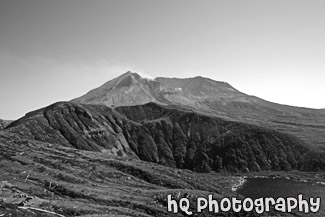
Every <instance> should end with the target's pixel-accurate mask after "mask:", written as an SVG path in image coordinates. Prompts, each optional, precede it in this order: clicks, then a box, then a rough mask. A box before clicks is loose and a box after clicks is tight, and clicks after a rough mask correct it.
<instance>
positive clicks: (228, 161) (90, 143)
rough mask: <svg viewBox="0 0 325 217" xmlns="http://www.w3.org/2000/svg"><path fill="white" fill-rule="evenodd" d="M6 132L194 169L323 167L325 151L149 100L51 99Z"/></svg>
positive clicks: (274, 134)
mask: <svg viewBox="0 0 325 217" xmlns="http://www.w3.org/2000/svg"><path fill="white" fill-rule="evenodd" d="M5 131H8V132H10V133H14V134H16V135H20V137H21V138H25V139H30V140H39V141H43V142H49V143H52V144H57V145H63V146H67V147H74V148H77V149H82V150H90V151H101V152H108V153H110V154H113V155H118V156H130V157H133V158H140V159H141V160H144V161H149V162H154V163H159V164H162V165H166V166H170V167H178V168H187V169H191V170H193V171H197V172H209V171H210V170H215V171H220V170H227V171H260V170H290V169H300V170H320V169H322V170H323V169H325V164H324V161H325V160H324V159H325V158H324V154H323V153H318V152H316V151H313V150H311V149H310V148H309V147H308V146H307V145H306V144H305V143H304V142H302V141H301V140H299V139H297V138H296V137H294V136H291V135H287V134H284V133H279V132H276V131H273V130H270V129H266V128H262V127H257V126H253V125H249V124H244V123H239V122H232V121H226V120H223V119H220V118H216V117H211V116H207V115H201V114H198V113H195V112H192V111H186V110H179V109H175V108H169V107H168V106H161V105H158V104H155V103H148V104H145V105H139V106H125V107H118V108H115V109H113V108H109V107H106V106H104V105H83V104H76V103H56V104H53V105H51V106H49V107H46V108H44V109H40V110H37V111H34V112H31V113H29V114H27V115H26V116H25V117H23V118H22V119H20V120H18V121H15V122H13V123H12V124H10V125H9V126H8V127H7V129H5Z"/></svg>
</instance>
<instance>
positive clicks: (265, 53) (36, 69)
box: [0, 0, 325, 120]
mask: <svg viewBox="0 0 325 217" xmlns="http://www.w3.org/2000/svg"><path fill="white" fill-rule="evenodd" d="M324 10H325V1H324V0H313V1H308V0H196V1H194V0H163V1H158V0H114V1H113V0H91V1H90V0H55V1H53V0H0V119H7V120H13V119H17V118H20V117H22V116H23V115H24V114H25V113H27V112H29V111H32V110H35V109H38V108H41V107H44V106H47V105H50V104H52V103H54V102H57V101H69V100H71V99H73V98H76V97H79V96H81V95H83V94H85V93H86V92H88V91H89V90H91V89H94V88H96V87H98V86H100V85H102V84H103V83H105V82H106V81H108V80H111V79H113V78H115V77H117V76H119V75H120V74H122V73H124V72H126V71H128V70H131V71H133V72H138V73H139V74H142V75H144V76H146V77H151V78H154V77H180V78H182V77H194V76H203V77H208V78H211V79H214V80H217V81H225V82H228V83H229V84H231V85H232V86H233V87H235V88H236V89H238V90H240V91H241V92H244V93H247V94H249V95H254V96H257V97H260V98H263V99H266V100H268V101H272V102H277V103H281V104H286V105H293V106H300V107H309V108H325V101H324V100H323V99H324V93H325V61H324V60H325V40H324V39H325V13H324Z"/></svg>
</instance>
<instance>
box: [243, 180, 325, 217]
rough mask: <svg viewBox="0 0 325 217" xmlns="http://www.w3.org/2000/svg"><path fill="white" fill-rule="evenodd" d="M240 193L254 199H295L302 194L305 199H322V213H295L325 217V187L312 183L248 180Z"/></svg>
mask: <svg viewBox="0 0 325 217" xmlns="http://www.w3.org/2000/svg"><path fill="white" fill-rule="evenodd" d="M237 192H238V193H240V194H241V195H243V196H245V197H250V198H252V199H256V198H261V197H273V198H275V199H276V198H278V197H295V198H298V194H302V195H303V198H304V199H309V198H310V197H313V198H315V197H321V207H320V211H319V212H317V213H310V214H308V215H306V214H304V215H302V213H301V212H295V213H297V214H299V215H302V216H321V217H324V216H325V185H323V184H317V183H312V182H297V181H292V180H288V179H285V178H276V179H273V178H247V181H246V182H245V183H244V184H243V186H242V187H241V188H239V189H238V190H237Z"/></svg>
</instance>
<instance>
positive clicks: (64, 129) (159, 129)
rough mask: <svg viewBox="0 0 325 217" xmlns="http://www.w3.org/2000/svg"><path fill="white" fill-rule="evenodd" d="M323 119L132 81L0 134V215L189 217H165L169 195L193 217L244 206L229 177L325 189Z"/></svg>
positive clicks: (186, 84)
mask: <svg viewBox="0 0 325 217" xmlns="http://www.w3.org/2000/svg"><path fill="white" fill-rule="evenodd" d="M281 112H282V113H281ZM283 112H285V114H284V113H283ZM279 114H281V115H279ZM277 115H278V116H277ZM322 115H323V114H322V111H318V110H311V109H305V108H295V107H288V106H284V105H278V104H274V103H270V102H267V101H264V100H261V99H259V98H256V97H253V96H248V95H246V94H244V93H241V92H239V91H238V90H236V89H235V88H233V87H232V86H230V85H229V84H227V83H224V82H217V81H213V80H211V79H207V78H202V77H195V78H188V79H176V78H156V79H154V80H150V79H145V78H141V76H139V75H137V74H136V73H131V72H128V73H126V74H124V75H122V76H120V77H118V78H116V79H113V80H112V81H109V82H107V83H106V84H104V85H103V86H101V87H99V88H97V89H95V90H92V91H90V92H89V93H88V94H86V95H85V96H82V97H80V98H78V99H75V100H73V101H72V102H57V103H54V104H52V105H50V106H47V107H45V108H41V109H38V110H36V111H32V112H29V113H27V114H26V115H25V116H24V117H22V118H20V119H18V120H16V121H13V122H11V123H9V125H7V126H6V127H5V128H4V129H2V130H0V174H1V176H0V216H1V215H3V216H28V217H36V216H51V217H54V216H84V217H86V216H112V215H114V216H144V217H149V216H175V217H176V216H186V214H185V213H184V212H179V213H171V212H167V195H168V194H171V195H172V197H173V198H174V199H175V200H178V201H179V200H180V198H182V197H186V198H188V199H189V200H190V204H191V210H195V204H196V203H195V202H196V201H195V200H196V199H197V198H198V197H202V196H205V197H207V195H209V194H213V196H214V198H219V199H220V198H223V197H235V196H236V197H237V198H238V197H239V198H241V196H240V195H238V193H236V192H233V191H232V190H233V188H234V187H235V186H238V185H239V184H240V183H242V180H243V179H242V178H241V177H239V176H237V175H236V176H234V175H230V174H229V172H231V173H233V172H234V173H236V174H238V173H239V174H241V173H240V172H244V173H245V174H250V172H254V173H253V174H271V175H272V176H280V177H283V176H285V177H287V178H288V177H291V178H297V179H302V178H303V179H306V177H308V178H307V179H308V180H313V181H323V180H324V178H325V177H324V174H323V173H321V172H318V171H324V170H325V152H324V151H322V150H321V149H320V148H319V146H320V145H321V144H322V142H323V140H321V139H320V138H322V132H323V123H324V122H322V118H323V116H322ZM273 119H274V120H273ZM272 120H273V121H272ZM276 121H277V122H276ZM309 131H310V133H313V134H311V135H308V133H309ZM288 132H289V133H288ZM300 134H301V135H300ZM298 137H300V138H298ZM313 139H314V141H318V142H320V143H319V144H314V143H312V142H311V141H312V140H313ZM291 170H295V171H291ZM298 170H300V171H298ZM255 171H256V172H259V171H262V172H263V171H264V172H263V173H255ZM265 171H266V172H265ZM284 171H285V172H284ZM301 171H308V172H301ZM217 172H218V173H217ZM247 172H249V173H247ZM197 173H200V175H198V174H197ZM219 214H220V215H221V216H230V217H235V216H238V217H240V216H254V217H255V216H260V215H259V214H257V213H255V212H249V213H247V212H245V211H242V212H240V213H234V212H233V211H229V212H226V213H225V212H222V213H219ZM194 215H195V216H202V217H205V216H212V215H214V214H211V213H209V212H208V211H207V210H205V211H203V212H201V213H194ZM263 216H296V214H291V213H277V212H274V211H271V212H268V213H264V214H263Z"/></svg>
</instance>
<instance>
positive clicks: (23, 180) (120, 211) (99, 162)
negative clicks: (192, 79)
mask: <svg viewBox="0 0 325 217" xmlns="http://www.w3.org/2000/svg"><path fill="white" fill-rule="evenodd" d="M0 174H1V176H0V183H1V189H0V215H1V216H60V215H63V216H87V215H89V214H107V215H100V216H112V215H114V216H182V214H179V215H176V214H175V215H172V214H169V213H167V211H166V199H167V194H172V195H173V196H174V197H175V198H177V197H182V196H184V195H185V194H186V195H189V196H190V197H191V198H193V199H194V198H195V197H197V196H201V195H207V194H208V193H209V192H210V193H211V192H212V193H214V195H215V197H216V198H220V197H221V196H231V195H235V194H234V193H232V192H231V190H230V188H231V185H233V184H235V183H236V181H238V178H235V177H224V176H222V175H216V174H202V175H200V176H199V177H198V176H196V175H195V173H193V172H190V171H186V170H177V169H171V168H167V167H164V166H159V165H156V164H152V163H145V162H142V161H139V160H132V159H129V158H115V157H114V156H111V155H109V154H107V153H100V152H89V151H81V150H77V149H74V148H68V147H64V146H61V145H55V144H50V143H44V142H39V141H35V140H24V139H21V138H20V137H19V135H14V134H9V133H4V132H0ZM177 195H178V196H177ZM45 211H46V212H45ZM49 212H51V213H49ZM41 214H42V215H41ZM59 214H60V215H59ZM202 216H204V215H202ZM251 216H254V215H253V214H252V215H251Z"/></svg>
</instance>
